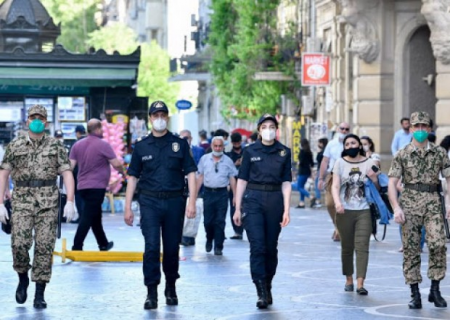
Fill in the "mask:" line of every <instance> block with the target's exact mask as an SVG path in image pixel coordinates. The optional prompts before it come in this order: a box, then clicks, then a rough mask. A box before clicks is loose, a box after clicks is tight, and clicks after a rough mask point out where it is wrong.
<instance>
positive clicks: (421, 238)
mask: <svg viewBox="0 0 450 320" xmlns="http://www.w3.org/2000/svg"><path fill="white" fill-rule="evenodd" d="M398 230H399V231H400V241H401V240H402V225H400V226H399V228H398ZM425 235H426V231H425V227H422V236H421V237H420V249H422V250H423V246H424V245H425Z"/></svg>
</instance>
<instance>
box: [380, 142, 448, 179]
mask: <svg viewBox="0 0 450 320" xmlns="http://www.w3.org/2000/svg"><path fill="white" fill-rule="evenodd" d="M439 173H442V176H444V177H446V178H447V177H450V160H449V158H448V155H447V152H446V151H445V150H444V148H442V147H440V146H436V145H434V144H432V143H428V146H427V147H426V148H425V149H418V148H416V147H415V146H414V145H413V144H412V143H410V144H408V145H407V146H405V147H404V148H403V149H401V150H399V151H398V152H397V154H396V155H395V157H394V159H393V160H392V164H391V168H390V170H389V174H388V175H389V177H396V178H403V183H408V184H416V183H423V184H439V183H440V180H439Z"/></svg>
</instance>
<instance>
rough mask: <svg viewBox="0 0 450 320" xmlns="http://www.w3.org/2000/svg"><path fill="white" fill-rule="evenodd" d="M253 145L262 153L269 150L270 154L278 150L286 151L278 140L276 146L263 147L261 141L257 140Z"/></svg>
mask: <svg viewBox="0 0 450 320" xmlns="http://www.w3.org/2000/svg"><path fill="white" fill-rule="evenodd" d="M253 145H254V148H255V149H257V150H262V151H266V150H268V153H272V152H276V151H278V150H282V149H284V148H283V146H282V145H281V143H280V142H279V141H278V140H275V142H274V144H273V145H271V146H265V145H263V144H262V141H261V140H256V142H255V143H254V144H253ZM266 152H267V151H266Z"/></svg>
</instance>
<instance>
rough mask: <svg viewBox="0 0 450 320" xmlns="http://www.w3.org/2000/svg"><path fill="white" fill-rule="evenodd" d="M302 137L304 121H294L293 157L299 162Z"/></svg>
mask: <svg viewBox="0 0 450 320" xmlns="http://www.w3.org/2000/svg"><path fill="white" fill-rule="evenodd" d="M301 139H302V122H301V120H298V121H294V122H292V148H291V150H292V159H293V161H294V162H296V163H298V155H299V153H300V140H301Z"/></svg>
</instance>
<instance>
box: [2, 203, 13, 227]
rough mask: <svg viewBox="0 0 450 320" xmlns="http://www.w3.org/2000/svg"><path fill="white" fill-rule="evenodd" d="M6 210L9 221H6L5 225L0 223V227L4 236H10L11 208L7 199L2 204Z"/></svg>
mask: <svg viewBox="0 0 450 320" xmlns="http://www.w3.org/2000/svg"><path fill="white" fill-rule="evenodd" d="M4 205H5V208H6V210H7V211H8V216H9V219H7V220H6V224H4V223H0V224H1V225H2V231H3V232H4V233H6V234H11V218H12V208H11V200H9V199H7V200H6V201H5V203H4Z"/></svg>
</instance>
